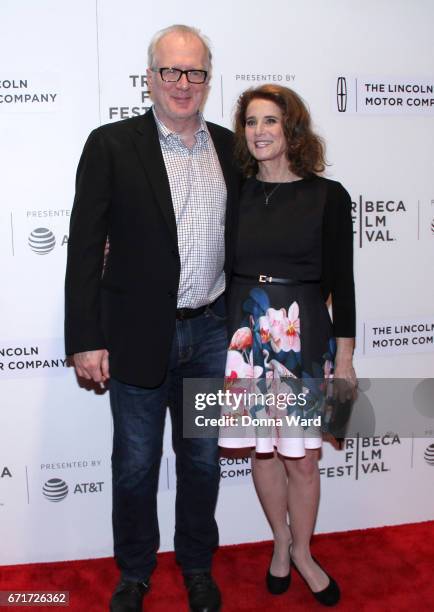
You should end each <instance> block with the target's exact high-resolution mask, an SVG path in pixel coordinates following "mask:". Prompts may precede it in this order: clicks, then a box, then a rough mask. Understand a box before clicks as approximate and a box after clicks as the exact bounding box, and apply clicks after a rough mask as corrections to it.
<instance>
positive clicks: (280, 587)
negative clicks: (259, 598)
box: [265, 570, 291, 595]
mask: <svg viewBox="0 0 434 612" xmlns="http://www.w3.org/2000/svg"><path fill="white" fill-rule="evenodd" d="M265 582H266V584H267V589H268V592H269V593H271V594H272V595H282V593H285V592H286V591H287V590H288V589H289V585H290V584H291V571H289V572H288V575H287V576H273V574H272V573H271V572H270V570H268V572H267V575H266V577H265Z"/></svg>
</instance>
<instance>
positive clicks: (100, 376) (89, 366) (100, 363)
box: [74, 349, 110, 383]
mask: <svg viewBox="0 0 434 612" xmlns="http://www.w3.org/2000/svg"><path fill="white" fill-rule="evenodd" d="M74 366H75V371H76V372H77V376H79V377H80V378H86V380H93V381H94V382H96V383H105V382H106V381H107V380H108V379H109V378H110V372H109V353H108V351H107V350H106V349H100V350H98V351H85V352H84V353H75V354H74Z"/></svg>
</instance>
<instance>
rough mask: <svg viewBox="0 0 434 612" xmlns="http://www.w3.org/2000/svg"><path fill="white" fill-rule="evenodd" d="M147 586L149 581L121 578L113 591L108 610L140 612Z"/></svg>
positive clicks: (113, 611) (112, 611) (147, 589)
mask: <svg viewBox="0 0 434 612" xmlns="http://www.w3.org/2000/svg"><path fill="white" fill-rule="evenodd" d="M149 587H150V584H149V582H129V581H128V580H121V581H120V583H119V584H118V586H117V587H116V588H115V590H114V592H113V595H112V598H111V601H110V612H142V610H143V598H144V596H145V595H146V593H147V592H148V591H149Z"/></svg>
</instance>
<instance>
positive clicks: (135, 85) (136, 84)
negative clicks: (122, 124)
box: [108, 74, 151, 120]
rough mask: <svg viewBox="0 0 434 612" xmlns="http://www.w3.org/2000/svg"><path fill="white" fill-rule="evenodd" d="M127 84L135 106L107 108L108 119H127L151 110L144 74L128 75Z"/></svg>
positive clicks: (149, 95) (149, 94) (149, 93)
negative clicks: (131, 91)
mask: <svg viewBox="0 0 434 612" xmlns="http://www.w3.org/2000/svg"><path fill="white" fill-rule="evenodd" d="M128 78H129V79H130V81H129V84H130V86H131V88H132V90H133V92H134V95H135V97H136V99H138V102H137V105H133V106H109V109H108V113H109V119H110V120H112V119H114V120H117V119H128V118H129V117H136V116H138V115H142V114H143V113H146V111H147V110H149V109H150V108H151V103H150V97H151V92H150V90H149V87H148V80H147V78H146V74H130V75H129V77H128Z"/></svg>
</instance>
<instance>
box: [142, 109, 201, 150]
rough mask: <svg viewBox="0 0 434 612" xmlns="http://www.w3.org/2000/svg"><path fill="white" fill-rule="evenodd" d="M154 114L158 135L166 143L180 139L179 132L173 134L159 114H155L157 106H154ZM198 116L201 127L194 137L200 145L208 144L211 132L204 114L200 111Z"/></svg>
mask: <svg viewBox="0 0 434 612" xmlns="http://www.w3.org/2000/svg"><path fill="white" fill-rule="evenodd" d="M152 112H153V114H154V119H155V123H156V124H157V129H158V134H159V136H160V138H162V139H163V140H166V141H170V140H172V139H175V138H176V139H179V138H180V136H179V134H178V133H177V132H173V131H172V130H170V129H169V128H168V127H167V126H166V125H164V123H163V122H162V121H161V119H160V118H159V117H158V115H157V113H156V112H155V106H152ZM197 115H198V118H199V127H198V128H197V130H196V131H195V133H194V135H195V136H196V140H197V142H200V143H203V142H207V141H208V139H209V131H208V127H207V125H206V121H205V119H204V117H203V114H202V113H201V112H200V111H198V113H197Z"/></svg>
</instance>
